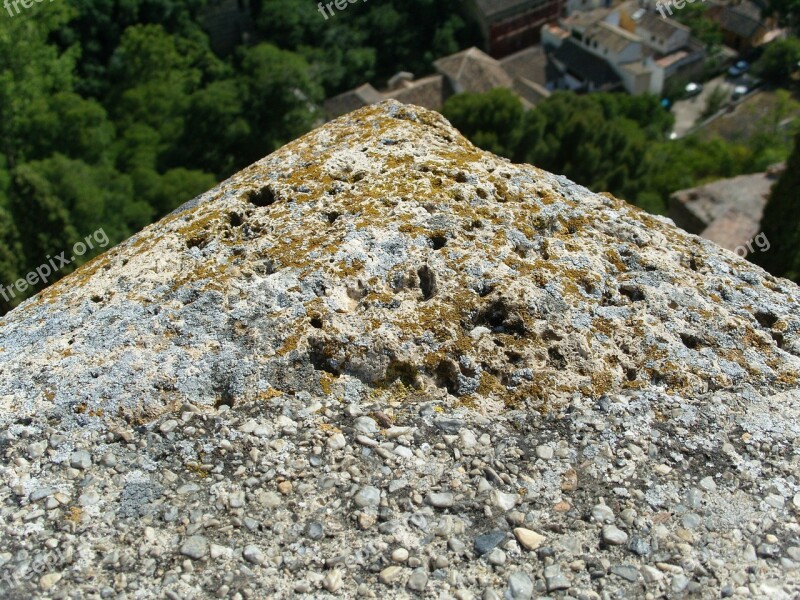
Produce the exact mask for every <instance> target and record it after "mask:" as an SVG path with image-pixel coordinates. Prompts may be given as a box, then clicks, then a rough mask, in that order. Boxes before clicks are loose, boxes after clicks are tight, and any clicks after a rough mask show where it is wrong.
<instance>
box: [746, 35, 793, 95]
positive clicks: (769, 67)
mask: <svg viewBox="0 0 800 600" xmlns="http://www.w3.org/2000/svg"><path fill="white" fill-rule="evenodd" d="M754 67H755V71H756V73H757V74H758V75H759V76H760V77H763V78H764V79H766V80H767V81H769V82H770V83H773V84H776V85H791V84H792V83H793V81H792V75H793V74H800V39H798V38H795V37H788V38H784V39H781V40H776V41H774V42H773V43H771V44H770V45H769V46H767V48H766V50H764V54H762V55H761V57H760V58H759V59H758V62H757V63H756V64H755V65H754Z"/></svg>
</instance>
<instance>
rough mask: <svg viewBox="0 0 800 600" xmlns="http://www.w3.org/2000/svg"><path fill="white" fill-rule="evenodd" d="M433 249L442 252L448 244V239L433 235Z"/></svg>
mask: <svg viewBox="0 0 800 600" xmlns="http://www.w3.org/2000/svg"><path fill="white" fill-rule="evenodd" d="M430 240H431V247H432V248H433V249H434V250H441V249H442V248H444V247H445V244H447V237H445V236H443V235H432V236H431V238H430Z"/></svg>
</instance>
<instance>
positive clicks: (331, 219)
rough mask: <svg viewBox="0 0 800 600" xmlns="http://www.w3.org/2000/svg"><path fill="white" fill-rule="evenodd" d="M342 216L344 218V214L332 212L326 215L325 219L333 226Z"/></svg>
mask: <svg viewBox="0 0 800 600" xmlns="http://www.w3.org/2000/svg"><path fill="white" fill-rule="evenodd" d="M341 216H342V213H340V212H336V211H331V212H329V213H325V218H326V219H328V223H329V224H331V225H332V224H333V223H334V222H335V221H336V219H338V218H339V217H341Z"/></svg>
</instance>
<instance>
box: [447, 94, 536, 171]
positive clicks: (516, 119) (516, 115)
mask: <svg viewBox="0 0 800 600" xmlns="http://www.w3.org/2000/svg"><path fill="white" fill-rule="evenodd" d="M442 112H443V114H444V116H445V117H447V119H448V120H449V121H450V122H451V123H452V124H453V125H454V126H455V127H456V128H458V129H459V131H461V133H463V134H464V135H465V136H467V137H468V138H469V139H470V140H471V141H472V142H473V143H474V144H475V145H477V146H480V147H481V148H483V149H485V150H489V151H490V152H494V153H495V154H499V155H501V156H505V157H508V158H515V157H516V156H517V152H518V144H519V142H520V135H521V133H522V125H523V120H524V110H523V107H522V102H520V100H519V97H518V96H517V95H516V94H514V93H513V92H511V91H510V90H506V89H502V88H497V89H494V90H492V91H490V92H486V93H485V94H471V93H467V94H457V95H456V96H453V97H452V98H450V99H449V100H448V101H447V103H446V104H445V107H444V109H443V111H442Z"/></svg>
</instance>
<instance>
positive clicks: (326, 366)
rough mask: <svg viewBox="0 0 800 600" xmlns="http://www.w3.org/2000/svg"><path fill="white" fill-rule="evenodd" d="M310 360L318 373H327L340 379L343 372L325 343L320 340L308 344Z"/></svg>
mask: <svg viewBox="0 0 800 600" xmlns="http://www.w3.org/2000/svg"><path fill="white" fill-rule="evenodd" d="M308 359H309V361H310V362H311V365H312V366H313V367H314V369H315V370H317V371H325V372H326V373H330V374H331V375H335V376H336V377H338V376H339V375H340V374H341V372H340V370H339V368H338V366H337V364H336V363H335V362H334V360H333V358H332V357H331V355H330V352H329V351H328V350H327V348H326V347H325V342H324V341H323V340H320V339H311V340H309V342H308Z"/></svg>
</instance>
